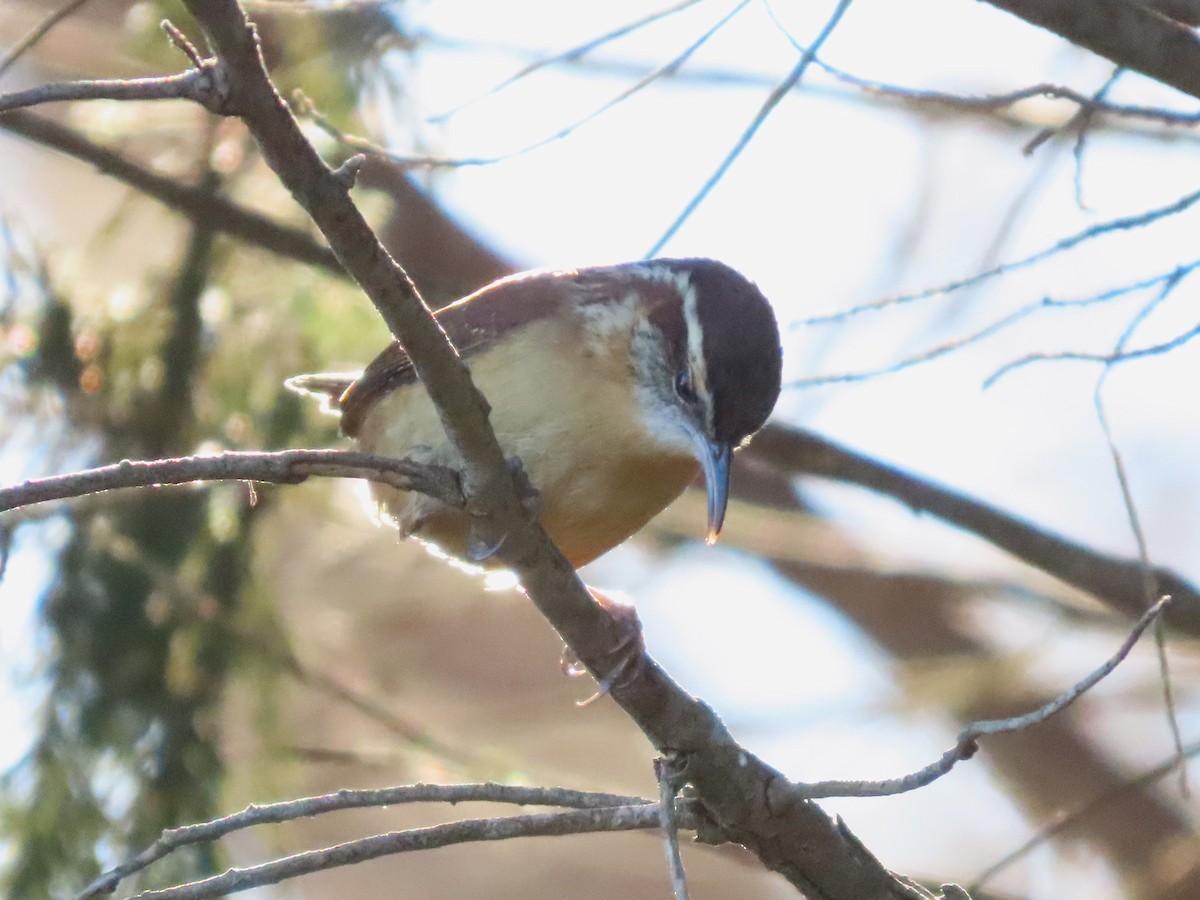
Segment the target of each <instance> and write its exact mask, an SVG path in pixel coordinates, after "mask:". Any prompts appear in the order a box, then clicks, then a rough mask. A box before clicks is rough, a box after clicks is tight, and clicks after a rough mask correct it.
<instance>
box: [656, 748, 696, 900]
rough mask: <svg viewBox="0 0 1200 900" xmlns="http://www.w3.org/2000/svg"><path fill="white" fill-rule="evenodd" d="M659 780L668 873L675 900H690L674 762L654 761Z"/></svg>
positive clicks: (663, 759) (659, 804)
mask: <svg viewBox="0 0 1200 900" xmlns="http://www.w3.org/2000/svg"><path fill="white" fill-rule="evenodd" d="M654 774H655V777H656V778H657V779H658V808H659V809H660V810H661V811H662V831H663V844H664V849H665V851H666V855H667V872H668V873H669V874H670V876H671V889H672V892H673V893H674V895H675V900H688V889H687V877H686V875H685V873H684V871H683V859H682V857H680V855H679V822H678V820H677V819H676V816H675V795H676V794H677V793H679V774H678V773H677V771H676V766H675V764H674V762H673V761H672V760H670V759H667V758H661V757H660V758H659V759H656V760H655V761H654Z"/></svg>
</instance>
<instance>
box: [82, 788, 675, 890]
mask: <svg viewBox="0 0 1200 900" xmlns="http://www.w3.org/2000/svg"><path fill="white" fill-rule="evenodd" d="M468 802H486V803H512V804H516V805H519V806H560V807H563V808H565V809H599V808H610V807H623V806H637V805H639V804H644V805H652V804H651V801H649V800H643V799H642V798H640V797H629V796H624V795H619V794H602V793H597V792H592V791H575V790H570V789H568V788H540V787H523V786H520V785H509V784H496V783H493V782H485V783H482V784H411V785H403V786H400V787H390V788H376V789H371V790H358V791H350V790H342V791H336V792H334V793H332V794H321V795H318V796H315V797H304V798H301V799H298V800H285V801H283V802H280V803H268V804H265V805H262V806H258V805H252V806H248V807H246V808H245V809H244V810H242V811H241V812H237V813H233V814H231V815H228V816H222V817H221V818H219V819H213V820H212V821H209V822H201V823H198V824H195V825H185V826H183V827H181V828H169V829H167V830H165V831H163V832H162V834H160V835H159V837H158V840H156V841H155V842H154V843H153V844H151V845H150V846H149V847H147V848H146V849H145V850H143V851H142V852H141V853H139V854H137V855H136V856H134V857H133V858H131V859H129V860H128V861H126V862H124V863H122V864H121V865H119V866H116V867H115V868H113V869H110V870H109V871H108V872H105V873H104V874H103V875H101V876H100V877H99V878H97V879H96V880H95V881H93V882H92V883H91V884H89V885H88V886H87V887H86V888H84V890H83V891H82V892H81V893H80V894H79V895H78V898H77V900H87V898H91V897H97V896H100V895H102V894H111V893H112V892H113V891H115V890H116V889H117V885H119V884H120V883H121V882H122V881H123V880H124V879H126V878H128V877H129V876H130V875H132V874H133V873H135V872H140V871H141V870H142V869H145V868H146V867H147V866H149V865H151V864H153V863H155V862H157V861H158V860H160V859H162V858H163V857H165V856H167V855H169V854H171V853H173V852H175V851H176V850H178V849H179V848H180V847H186V846H189V845H191V844H200V843H207V842H209V841H215V840H218V839H219V838H222V837H224V836H225V835H228V834H232V833H233V832H235V831H241V830H242V829H245V828H253V827H254V826H256V825H265V824H278V823H280V822H290V821H292V820H293V819H303V818H309V817H311V816H319V815H322V814H323V813H328V812H336V811H338V810H345V809H363V808H365V807H372V806H396V805H400V804H406V803H451V804H456V803H468Z"/></svg>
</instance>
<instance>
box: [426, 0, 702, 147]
mask: <svg viewBox="0 0 1200 900" xmlns="http://www.w3.org/2000/svg"><path fill="white" fill-rule="evenodd" d="M697 2H698V0H682V2H679V3H675V4H673V5H671V6H668V7H666V8H665V9H660V10H658V11H656V12H652V13H650V14H649V15H645V16H643V17H642V18H640V19H636V20H634V21H633V22H629V23H627V24H625V25H622V26H620V27H619V28H614V29H613V30H612V31H609V32H606V33H605V34H602V35H600V36H599V37H594V38H592V39H591V40H590V41H585V42H584V43H582V44H577V45H575V46H574V47H571V48H569V49H567V50H563V51H561V52H559V53H554V54H551V55H548V56H543V57H542V58H541V59H536V60H534V61H533V62H531V63H529V64H528V65H526V66H523V67H522V68H521V69H520V70H519V71H517V72H515V73H513V74H512V75H509V76H508V77H507V78H505V79H504V80H503V81H501V82H500V83H499V84H496V85H494V86H493V87H490V88H488V89H487V90H486V91H484V92H483V93H482V94H479V95H478V96H475V97H472V98H471V99H470V100H467V101H465V102H463V103H460V104H459V105H458V106H455V107H453V108H452V109H448V110H447V111H446V112H444V113H439V114H438V115H436V116H431V117H430V119H429V121H431V122H434V123H441V122H445V121H446V120H447V119H449V118H450V117H451V116H453V115H454V114H455V113H458V112H461V111H462V110H464V109H466V108H467V107H468V106H471V105H473V104H475V103H478V102H479V101H480V100H484V99H486V98H488V97H492V96H495V95H496V94H498V93H500V92H501V91H502V90H504V89H505V88H507V87H511V86H512V85H514V84H516V83H517V82H518V81H520V80H521V79H523V78H526V77H527V76H529V75H532V74H533V73H534V72H537V71H539V70H541V69H544V68H545V67H546V66H553V65H557V64H559V63H566V62H574V61H575V60H577V59H579V58H580V57H583V56H586V55H587V54H589V53H591V52H592V51H593V50H595V49H596V48H597V47H603V46H604V45H605V44H608V43H611V42H612V41H615V40H617V39H618V38H623V37H625V36H626V35H628V34H633V32H635V31H637V30H638V29H640V28H644V27H645V26H647V25H651V24H653V23H654V22H657V21H659V20H661V19H665V18H666V17H667V16H670V15H674V14H675V13H677V12H680V11H682V10H685V9H687V8H688V7H689V6H695V5H696V3H697Z"/></svg>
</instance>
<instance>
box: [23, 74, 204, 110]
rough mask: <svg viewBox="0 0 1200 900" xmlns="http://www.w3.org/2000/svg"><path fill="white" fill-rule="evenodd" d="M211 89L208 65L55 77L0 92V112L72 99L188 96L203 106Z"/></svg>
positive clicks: (180, 98) (171, 97) (140, 98)
mask: <svg viewBox="0 0 1200 900" xmlns="http://www.w3.org/2000/svg"><path fill="white" fill-rule="evenodd" d="M212 90H213V88H212V71H211V67H206V68H200V69H188V70H187V71H186V72H180V73H179V74H178V75H165V76H163V77H161V78H114V79H108V80H101V81H59V82H54V83H53V84H42V85H38V86H37V87H33V88H29V89H28V90H24V91H13V92H12V93H8V94H0V113H5V112H10V111H12V110H14V109H22V108H24V107H27V106H36V105H38V104H41V103H62V102H68V101H72V100H191V101H193V102H195V103H199V104H201V105H202V106H207V105H208V104H210V103H212V102H214V101H213V93H212Z"/></svg>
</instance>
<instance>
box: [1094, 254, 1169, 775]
mask: <svg viewBox="0 0 1200 900" xmlns="http://www.w3.org/2000/svg"><path fill="white" fill-rule="evenodd" d="M1183 278H1184V273H1183V272H1182V271H1179V272H1178V273H1177V274H1176V276H1175V277H1174V278H1172V279H1171V280H1170V281H1168V282H1167V283H1166V284H1164V285H1163V288H1162V290H1161V291H1159V292H1158V294H1157V295H1156V296H1154V297H1153V298H1152V299H1151V300H1150V302H1149V303H1147V304H1145V305H1144V306H1143V307H1142V308H1141V309H1139V310H1138V312H1137V314H1136V315H1135V316H1134V317H1133V318H1132V319H1131V320H1130V322H1129V324H1128V325H1127V326H1126V327H1125V330H1124V331H1123V332H1122V333H1121V336H1120V337H1119V338H1117V342H1116V344H1115V345H1114V347H1113V352H1114V353H1122V352H1124V350H1125V347H1126V346H1127V345H1128V343H1129V341H1130V339H1131V338H1132V337H1133V335H1134V332H1136V331H1137V329H1138V328H1139V327H1140V326H1141V324H1142V323H1143V322H1145V321H1146V319H1147V318H1149V316H1150V314H1151V313H1152V312H1153V311H1154V310H1155V309H1157V308H1158V307H1159V306H1160V305H1161V304H1162V303H1164V302H1165V301H1166V299H1167V298H1168V297H1169V296H1170V295H1171V293H1172V292H1173V291H1174V289H1175V288H1176V287H1177V286H1178V285H1179V283H1180V282H1181V281H1182V280H1183ZM1114 364H1115V362H1110V363H1107V364H1106V365H1105V366H1104V368H1103V369H1102V370H1101V371H1100V375H1099V377H1097V378H1096V385H1095V388H1094V389H1093V393H1092V402H1093V404H1094V406H1095V408H1096V418H1097V420H1098V421H1099V423H1100V430H1101V432H1102V433H1103V435H1104V441H1105V444H1106V445H1107V447H1108V452H1109V456H1110V457H1111V459H1112V464H1113V470H1114V472H1115V473H1116V476H1117V484H1118V485H1119V486H1120V489H1121V502H1122V503H1123V504H1124V506H1125V512H1126V515H1127V517H1128V519H1129V530H1130V532H1132V534H1133V537H1134V541H1135V542H1136V543H1137V551H1138V560H1139V562H1140V563H1141V566H1142V591H1143V592H1144V594H1145V598H1146V605H1147V606H1149V605H1150V604H1152V603H1153V602H1154V597H1155V594H1156V593H1157V592H1158V589H1159V588H1158V584H1157V581H1156V579H1155V577H1154V567H1153V566H1152V565H1151V563H1150V548H1149V545H1148V544H1147V542H1146V531H1145V529H1144V528H1142V522H1141V517H1140V516H1139V515H1138V511H1137V505H1136V504H1135V503H1134V501H1133V490H1132V488H1131V487H1130V485H1129V471H1128V470H1127V469H1126V468H1125V460H1124V459H1123V458H1122V456H1121V451H1120V450H1119V449H1118V448H1117V441H1116V438H1114V437H1113V431H1112V424H1111V423H1110V422H1109V420H1108V412H1107V410H1106V409H1105V405H1104V384H1105V382H1106V381H1107V380H1108V375H1109V373H1110V372H1112V370H1113V366H1114ZM1154 647H1155V652H1156V653H1157V656H1158V668H1159V677H1160V681H1161V683H1162V689H1163V705H1164V706H1165V708H1166V712H1167V724H1168V726H1169V728H1170V731H1171V739H1172V741H1173V742H1174V744H1175V753H1176V755H1177V756H1178V758H1179V760H1180V762H1181V763H1183V762H1184V761H1185V758H1184V756H1183V733H1182V732H1181V731H1180V728H1179V716H1178V714H1177V711H1176V708H1175V697H1174V694H1173V691H1172V689H1171V668H1170V662H1169V660H1168V658H1167V638H1166V630H1165V628H1164V627H1163V625H1162V623H1161V622H1158V623H1157V624H1156V626H1155V629H1154ZM1179 774H1180V778H1179V786H1180V790H1181V792H1182V793H1183V796H1184V797H1188V796H1190V788H1189V787H1188V772H1187V768H1186V766H1181V768H1180V773H1179Z"/></svg>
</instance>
